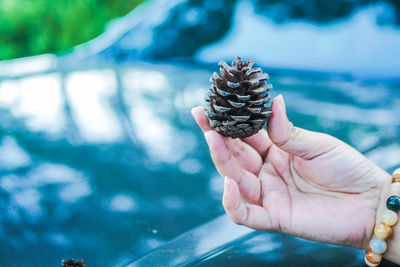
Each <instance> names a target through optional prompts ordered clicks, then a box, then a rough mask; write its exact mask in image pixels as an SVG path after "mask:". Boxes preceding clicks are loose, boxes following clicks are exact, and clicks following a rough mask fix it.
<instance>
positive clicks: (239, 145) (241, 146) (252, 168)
mask: <svg viewBox="0 0 400 267" xmlns="http://www.w3.org/2000/svg"><path fill="white" fill-rule="evenodd" d="M224 141H225V144H226V146H227V148H228V150H229V151H230V152H231V154H232V156H233V157H234V158H235V159H236V160H237V162H238V163H239V165H240V167H242V168H243V169H245V170H248V171H249V172H251V173H253V174H254V175H256V176H257V175H258V173H259V171H260V169H261V166H262V163H263V160H262V158H261V156H260V154H259V153H258V152H257V151H256V150H255V149H254V148H253V147H251V146H250V145H248V144H246V143H244V142H243V141H241V140H240V139H231V138H224Z"/></svg>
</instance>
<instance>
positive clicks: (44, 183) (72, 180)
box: [0, 163, 91, 219]
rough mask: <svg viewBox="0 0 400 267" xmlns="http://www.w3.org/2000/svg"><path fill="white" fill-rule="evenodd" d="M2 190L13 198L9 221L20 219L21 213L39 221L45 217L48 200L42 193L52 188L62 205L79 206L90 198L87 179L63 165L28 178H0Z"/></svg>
mask: <svg viewBox="0 0 400 267" xmlns="http://www.w3.org/2000/svg"><path fill="white" fill-rule="evenodd" d="M0 188H1V189H2V191H3V192H4V193H7V194H9V195H10V202H9V203H8V205H9V209H11V210H14V212H13V213H9V216H10V217H15V218H19V217H20V215H21V212H22V213H23V214H25V215H28V216H30V217H31V218H32V219H38V218H39V217H41V216H42V215H43V205H42V204H41V200H42V199H46V198H48V196H47V195H46V194H44V193H43V192H44V191H43V190H45V189H46V188H52V191H55V192H58V195H59V200H61V201H59V202H58V203H59V204H60V205H63V204H65V203H72V202H76V201H78V200H80V199H82V198H83V197H86V196H88V195H90V194H91V188H90V185H89V183H88V181H87V177H86V176H84V175H83V173H81V172H78V171H76V170H74V169H71V168H69V167H67V166H64V165H58V164H50V163H45V164H41V165H39V166H38V167H36V168H34V169H33V170H32V171H30V172H29V173H28V174H27V175H25V176H17V175H5V176H1V177H0Z"/></svg>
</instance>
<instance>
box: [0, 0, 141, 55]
mask: <svg viewBox="0 0 400 267" xmlns="http://www.w3.org/2000/svg"><path fill="white" fill-rule="evenodd" d="M143 1H144V0H0V60H4V59H12V58H16V57H23V56H31V55H37V54H41V53H49V52H50V53H54V52H60V51H65V50H67V49H70V48H71V47H73V46H75V45H78V44H80V43H83V42H86V41H88V40H90V39H92V38H94V37H96V36H98V35H99V34H101V33H102V32H103V30H104V27H105V25H106V24H107V22H109V21H110V20H112V19H114V18H117V17H120V16H123V15H125V14H127V13H128V12H129V11H131V10H132V9H133V8H135V7H136V6H137V5H138V4H140V3H142V2H143Z"/></svg>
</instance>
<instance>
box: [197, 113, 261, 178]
mask: <svg viewBox="0 0 400 267" xmlns="http://www.w3.org/2000/svg"><path fill="white" fill-rule="evenodd" d="M192 115H193V117H194V118H195V120H196V122H197V124H198V125H199V126H200V128H201V129H202V131H203V132H207V131H210V130H212V129H211V127H210V124H209V122H208V119H207V117H206V116H205V114H204V108H203V107H195V108H193V109H192ZM223 139H224V142H225V144H226V146H227V148H228V150H229V151H230V152H231V153H232V155H233V157H235V158H236V160H237V162H238V163H239V165H240V167H242V168H243V169H245V170H248V171H249V172H252V173H254V174H255V175H258V172H259V170H260V168H261V165H262V158H261V156H260V155H259V153H258V152H257V151H256V150H255V149H254V148H253V147H251V146H250V145H248V144H246V143H244V142H242V141H241V140H240V139H231V138H223Z"/></svg>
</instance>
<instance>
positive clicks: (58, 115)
mask: <svg viewBox="0 0 400 267" xmlns="http://www.w3.org/2000/svg"><path fill="white" fill-rule="evenodd" d="M0 107H4V108H9V109H10V110H11V112H12V114H13V115H14V116H15V117H17V118H24V119H26V124H27V126H28V127H29V128H30V129H31V130H33V131H45V132H48V133H56V132H59V131H60V130H61V129H62V128H63V127H64V124H65V118H64V111H63V107H64V99H63V96H62V93H61V86H60V75H59V74H46V75H39V76H34V77H28V78H23V79H20V80H5V81H3V82H1V83H0Z"/></svg>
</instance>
